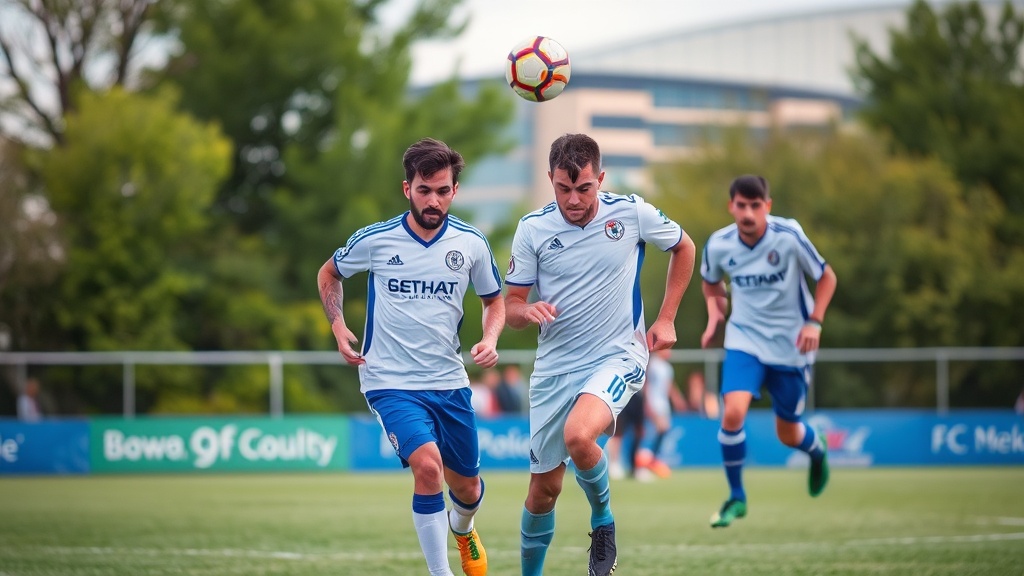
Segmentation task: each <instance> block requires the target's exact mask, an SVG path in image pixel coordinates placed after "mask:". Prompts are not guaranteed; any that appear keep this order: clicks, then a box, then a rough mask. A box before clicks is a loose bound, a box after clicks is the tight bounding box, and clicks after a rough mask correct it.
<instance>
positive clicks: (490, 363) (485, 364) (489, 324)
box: [469, 296, 505, 368]
mask: <svg viewBox="0 0 1024 576" xmlns="http://www.w3.org/2000/svg"><path fill="white" fill-rule="evenodd" d="M482 300H483V303H484V309H483V338H481V339H480V341H479V342H477V343H476V344H475V345H474V346H473V347H472V348H471V349H470V351H469V353H470V354H471V355H472V356H473V362H475V363H476V365H477V366H480V367H481V368H493V367H494V366H496V365H497V364H498V350H497V346H498V336H500V335H501V329H502V328H503V327H504V326H505V301H504V300H503V299H502V298H501V296H494V297H492V298H483V299H482Z"/></svg>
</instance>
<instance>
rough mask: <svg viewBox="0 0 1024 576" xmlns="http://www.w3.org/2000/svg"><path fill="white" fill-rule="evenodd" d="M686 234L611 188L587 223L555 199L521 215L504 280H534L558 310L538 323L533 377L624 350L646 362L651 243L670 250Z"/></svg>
mask: <svg viewBox="0 0 1024 576" xmlns="http://www.w3.org/2000/svg"><path fill="white" fill-rule="evenodd" d="M682 234H683V231H682V229H681V228H680V227H679V225H678V224H676V223H675V222H673V221H672V220H669V219H668V217H666V216H665V215H664V214H662V212H661V211H660V210H658V209H657V208H655V207H654V206H651V205H650V204H648V203H646V202H644V200H643V199H642V198H640V197H639V196H636V195H630V196H620V195H617V194H610V193H608V192H598V202H597V214H596V215H595V216H594V219H593V220H592V221H591V222H590V223H589V224H587V225H586V226H585V227H583V228H580V227H579V226H575V225H573V224H569V223H568V222H566V221H565V219H564V218H563V217H562V213H561V212H560V211H559V210H558V206H557V205H556V204H555V203H553V202H552V203H551V204H548V205H547V206H545V207H544V208H542V209H540V210H537V211H534V212H531V213H529V214H527V215H526V216H524V217H523V218H522V219H521V220H519V226H518V227H517V228H516V234H515V238H514V239H513V240H512V258H511V259H510V260H509V267H508V273H507V274H506V275H505V282H506V284H508V285H509V286H534V287H535V289H536V292H537V297H538V298H539V299H540V300H543V301H544V302H547V303H549V304H552V305H553V306H554V307H555V310H556V311H557V314H558V315H557V317H556V318H555V320H554V321H553V322H550V323H548V324H545V325H543V326H541V327H540V336H539V338H538V342H537V361H536V363H535V365H534V371H533V375H534V376H542V377H543V376H553V375H558V374H567V373H569V372H575V371H577V370H581V369H584V368H587V367H589V366H593V365H594V364H595V363H597V362H599V361H600V360H602V359H604V358H607V357H609V356H612V355H615V354H623V353H626V354H627V355H629V356H630V357H632V358H634V359H635V360H636V361H637V362H638V363H639V364H640V365H641V366H646V365H647V356H648V353H647V336H646V334H647V329H646V327H645V325H644V309H643V301H642V300H641V298H640V266H641V264H642V263H643V259H644V248H645V244H646V243H647V242H651V243H653V244H654V245H655V246H657V247H658V248H660V249H661V250H669V249H671V248H672V247H674V246H675V245H676V244H678V243H679V240H680V239H681V238H682Z"/></svg>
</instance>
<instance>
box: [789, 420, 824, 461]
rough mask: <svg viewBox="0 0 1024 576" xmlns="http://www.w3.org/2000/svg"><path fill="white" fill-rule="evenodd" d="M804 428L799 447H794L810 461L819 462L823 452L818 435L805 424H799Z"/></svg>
mask: <svg viewBox="0 0 1024 576" xmlns="http://www.w3.org/2000/svg"><path fill="white" fill-rule="evenodd" d="M801 424H802V425H803V427H804V439H803V440H802V441H801V442H800V445H799V446H797V447H796V449H797V450H800V451H801V452H806V453H807V455H808V456H810V457H811V460H821V459H822V457H823V456H824V455H825V451H824V450H823V448H822V445H821V439H820V438H819V437H818V434H817V433H815V432H814V428H811V427H810V426H808V425H807V423H805V422H801Z"/></svg>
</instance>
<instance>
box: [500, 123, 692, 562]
mask: <svg viewBox="0 0 1024 576" xmlns="http://www.w3.org/2000/svg"><path fill="white" fill-rule="evenodd" d="M548 164H549V172H548V178H549V179H550V181H551V184H552V187H553V188H554V193H555V201H554V202H552V203H551V204H549V205H547V206H545V207H544V208H542V209H540V210H537V211H535V212H531V213H530V214H527V215H526V216H524V217H523V218H522V219H521V220H520V221H519V225H518V228H517V229H516V233H515V237H514V239H513V241H512V258H511V260H510V261H509V267H508V273H507V274H506V276H505V282H506V285H507V291H506V294H505V306H506V312H507V315H508V325H509V326H510V327H512V328H515V329H522V328H525V327H527V326H529V325H537V326H538V327H539V336H538V345H537V359H536V363H535V365H534V370H533V374H532V376H531V377H530V472H531V476H530V486H529V490H528V492H527V496H526V502H525V505H524V509H523V515H522V521H521V567H522V573H523V574H524V575H526V576H535V575H539V574H541V573H542V572H543V568H544V558H545V555H546V554H547V549H548V546H549V545H550V544H551V538H552V536H553V535H554V531H555V517H554V510H555V501H556V500H557V499H558V495H559V493H561V491H562V481H563V479H564V476H565V470H566V465H567V464H568V462H569V459H572V461H573V464H574V465H575V467H576V481H577V482H578V483H579V485H580V486H581V487H582V488H583V492H584V493H585V494H586V496H587V499H588V500H589V502H590V507H591V516H590V527H591V548H590V562H589V573H590V574H591V575H597V576H606V575H608V574H611V572H612V571H613V570H615V567H616V565H617V555H616V548H615V523H614V520H615V518H614V516H613V515H612V510H611V506H610V493H609V485H608V460H607V458H606V457H605V455H604V451H603V450H602V449H601V446H600V445H599V444H598V442H597V440H598V438H599V437H600V436H601V434H606V433H609V432H611V431H612V430H613V429H614V425H615V418H616V416H617V415H618V413H619V412H620V411H621V410H622V407H623V406H625V405H626V402H628V401H629V398H630V396H632V395H633V394H635V393H637V392H638V391H639V390H640V388H641V386H642V385H643V381H644V367H645V366H647V357H648V350H649V349H661V348H669V347H671V346H672V345H673V344H675V341H676V331H675V325H674V322H675V317H676V311H677V310H678V307H679V301H680V299H681V298H682V296H683V292H684V290H685V289H686V286H687V284H688V283H689V281H690V275H691V274H692V272H693V263H694V256H695V254H694V246H693V241H692V240H690V238H689V237H688V236H687V235H686V234H685V233H684V232H683V230H682V229H681V228H680V227H679V225H678V224H676V223H675V222H673V221H672V220H669V219H668V218H667V217H666V216H665V215H664V214H662V213H661V211H659V210H658V209H656V208H654V207H653V206H651V205H650V204H647V203H646V202H644V200H643V199H642V198H640V197H639V196H635V195H634V196H619V195H615V194H610V193H608V192H603V191H601V183H602V182H603V181H604V176H605V174H604V171H602V169H601V150H600V148H599V147H598V144H597V142H595V141H594V140H593V139H592V138H590V137H589V136H586V135H584V134H566V135H564V136H561V137H560V138H558V139H557V140H555V141H554V143H552V145H551V150H550V153H549V156H548ZM648 243H650V244H653V245H654V246H655V247H656V248H658V249H660V250H666V251H670V252H671V258H670V260H669V265H668V273H667V276H668V280H667V286H666V289H665V297H664V300H663V301H662V305H661V310H660V312H659V314H658V317H657V320H655V322H654V324H653V325H651V329H650V331H647V330H645V327H644V326H645V323H644V310H643V302H642V301H641V299H640V286H639V278H640V266H641V263H642V262H643V257H644V250H645V247H646V245H647V244H648ZM531 289H532V290H535V291H536V298H535V299H533V298H530V291H531Z"/></svg>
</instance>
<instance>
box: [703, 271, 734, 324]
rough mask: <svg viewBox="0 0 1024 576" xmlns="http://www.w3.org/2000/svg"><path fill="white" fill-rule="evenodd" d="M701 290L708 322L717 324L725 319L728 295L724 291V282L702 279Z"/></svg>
mask: <svg viewBox="0 0 1024 576" xmlns="http://www.w3.org/2000/svg"><path fill="white" fill-rule="evenodd" d="M701 292H702V293H703V294H704V301H705V302H706V303H707V307H708V324H710V323H711V322H712V321H714V322H715V324H716V325H717V324H718V323H720V322H722V321H723V320H725V312H726V310H728V308H729V297H728V295H727V294H726V293H725V283H724V282H715V283H714V284H711V283H709V282H708V281H707V280H704V281H703V282H702V283H701Z"/></svg>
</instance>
